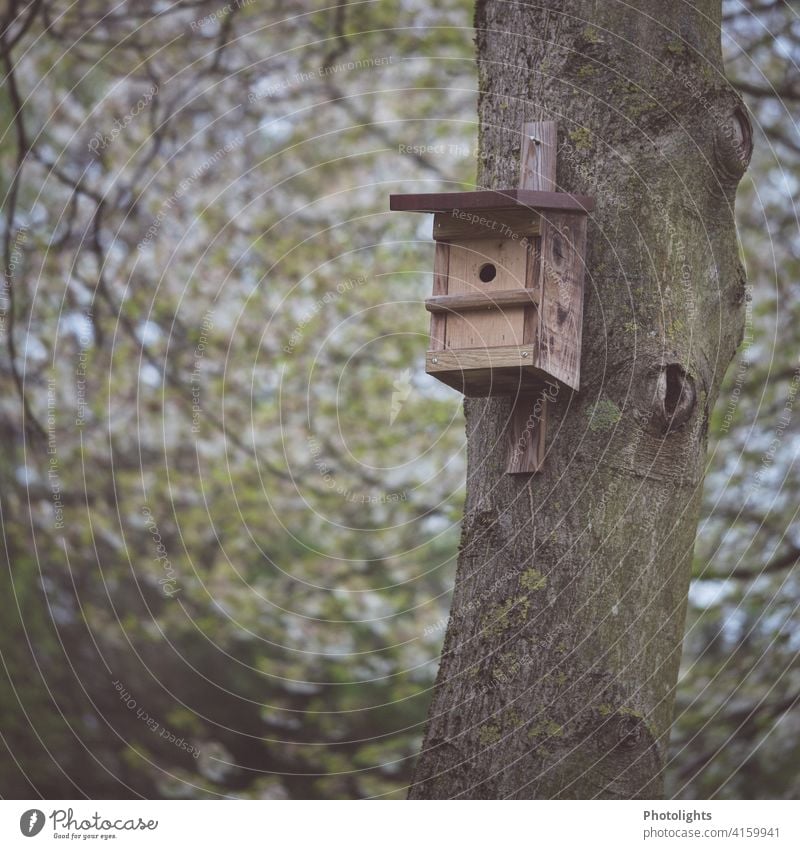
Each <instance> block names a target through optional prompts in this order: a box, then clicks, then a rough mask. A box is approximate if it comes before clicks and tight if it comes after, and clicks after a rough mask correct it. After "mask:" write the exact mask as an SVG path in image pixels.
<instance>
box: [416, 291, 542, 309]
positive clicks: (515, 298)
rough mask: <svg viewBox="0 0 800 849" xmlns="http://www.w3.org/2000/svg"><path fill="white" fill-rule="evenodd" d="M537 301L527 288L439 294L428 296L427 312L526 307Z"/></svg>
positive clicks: (533, 293)
mask: <svg viewBox="0 0 800 849" xmlns="http://www.w3.org/2000/svg"><path fill="white" fill-rule="evenodd" d="M537 303H538V300H537V298H536V293H535V292H533V291H530V290H528V289H503V290H501V291H497V292H493V291H488V292H474V293H473V294H471V295H440V296H439V297H436V298H428V299H427V300H426V301H425V309H426V310H428V312H444V313H449V312H469V311H471V310H496V309H500V308H501V307H507V306H517V307H519V306H521V307H527V306H530V305H531V304H533V305H534V306H535V305H536V304H537Z"/></svg>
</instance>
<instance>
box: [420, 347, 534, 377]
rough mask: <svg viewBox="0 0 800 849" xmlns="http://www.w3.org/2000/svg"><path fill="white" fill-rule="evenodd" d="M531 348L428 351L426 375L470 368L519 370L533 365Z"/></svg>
mask: <svg viewBox="0 0 800 849" xmlns="http://www.w3.org/2000/svg"><path fill="white" fill-rule="evenodd" d="M534 353H535V352H534V350H533V347H532V346H530V345H505V346H503V347H502V348H462V349H460V350H457V351H451V350H445V351H428V353H427V355H426V359H425V370H426V371H427V372H428V374H436V373H437V372H441V371H457V370H460V369H471V368H506V367H514V368H520V367H522V366H525V367H527V366H532V365H533V355H534Z"/></svg>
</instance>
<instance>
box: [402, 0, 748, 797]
mask: <svg viewBox="0 0 800 849" xmlns="http://www.w3.org/2000/svg"><path fill="white" fill-rule="evenodd" d="M720 15H721V12H720V2H719V0H700V2H696V3H694V4H687V3H684V2H676V0H657V2H656V0H636V2H633V3H628V4H619V3H595V2H588V0H565V2H561V1H560V2H557V3H556V2H552V1H551V2H543V3H537V4H532V5H530V6H528V5H524V4H512V3H507V2H501V1H500V0H479V2H478V4H477V8H476V29H477V53H478V66H479V80H480V99H479V117H480V171H479V184H480V185H481V186H484V187H490V188H500V187H508V186H515V185H516V184H517V179H518V168H519V152H520V143H521V138H520V130H521V127H522V124H523V122H525V121H534V120H555V121H557V122H558V125H559V148H558V188H559V190H561V191H575V192H581V193H586V194H591V195H594V197H595V199H596V205H597V206H596V212H595V213H594V214H593V215H592V216H591V220H590V228H589V252H588V266H587V277H586V295H585V313H584V326H583V356H582V363H581V369H582V374H581V390H580V392H578V393H572V392H570V391H569V390H567V389H566V388H564V387H562V388H561V390H560V392H559V393H558V397H557V399H556V401H555V402H554V403H553V404H551V407H550V415H549V425H548V437H547V457H546V461H545V464H544V469H543V471H542V472H540V473H539V474H537V475H536V476H535V477H530V478H529V477H519V476H508V475H506V474H504V470H505V460H506V457H505V448H506V443H505V440H504V432H505V426H506V421H507V418H508V415H509V411H510V404H511V402H510V400H509V399H503V398H497V399H475V400H468V401H467V402H466V404H465V409H466V417H467V433H468V472H467V475H468V477H467V503H466V508H465V516H464V522H463V530H462V541H461V549H460V556H459V563H458V569H457V575H456V586H455V594H454V599H453V610H452V612H451V619H450V624H449V627H448V629H447V635H446V638H445V643H444V649H443V655H442V661H441V667H440V670H439V676H438V679H437V683H436V689H435V694H434V699H433V703H432V707H431V712H430V716H429V722H428V727H427V731H426V736H425V742H424V746H423V751H422V754H421V756H420V759H419V763H418V767H417V773H416V777H415V783H414V785H413V787H412V788H411V794H410V795H411V797H412V798H456V797H462V798H464V797H472V798H594V797H616V798H642V797H646V798H653V797H657V796H659V795H660V793H661V792H662V782H661V774H662V770H663V766H664V762H665V757H666V747H667V739H668V734H669V728H670V722H671V715H672V706H673V692H674V688H675V684H676V679H677V673H678V664H679V660H680V651H681V641H682V635H683V628H684V619H685V609H686V599H687V591H688V585H689V576H690V564H691V559H692V550H693V546H694V537H695V533H696V528H697V519H698V507H699V502H700V493H701V488H702V484H703V471H704V462H705V452H706V433H707V427H708V416H709V412H710V410H711V407H712V406H713V404H714V402H715V400H716V397H717V394H718V391H719V386H720V382H721V380H722V377H723V374H724V372H725V369H726V367H727V365H728V363H729V362H730V360H731V358H732V356H733V354H734V352H735V350H736V347H737V345H738V343H739V341H740V340H741V336H742V332H743V316H744V298H745V279H744V273H743V270H742V267H741V264H740V262H739V259H738V251H737V241H736V232H735V227H734V218H733V204H734V196H735V192H736V186H737V183H738V181H739V179H740V178H741V176H742V175H743V173H744V171H745V169H746V167H747V163H748V161H749V155H750V147H751V142H750V126H749V123H748V120H747V117H746V115H745V113H744V111H743V109H742V106H741V103H740V101H739V99H738V97H737V95H736V94H735V93H734V92H733V91H732V90H731V88H730V87H729V85H728V84H727V83H726V81H725V77H724V73H723V68H722V58H721V50H720Z"/></svg>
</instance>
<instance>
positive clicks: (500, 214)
mask: <svg viewBox="0 0 800 849" xmlns="http://www.w3.org/2000/svg"><path fill="white" fill-rule="evenodd" d="M538 232H539V213H538V212H532V211H531V210H529V209H524V208H520V209H499V210H494V211H491V210H490V211H488V212H486V211H480V212H475V213H474V214H473V215H468V216H466V217H457V216H454V215H453V214H452V213H449V212H437V213H436V214H435V215H434V216H433V238H434V239H436V240H437V241H442V240H444V241H452V240H453V239H486V238H495V239H496V238H498V237H501V238H510V239H514V238H517V239H518V238H521V237H525V236H528V237H530V236H535V235H537V234H538Z"/></svg>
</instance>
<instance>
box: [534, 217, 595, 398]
mask: <svg viewBox="0 0 800 849" xmlns="http://www.w3.org/2000/svg"><path fill="white" fill-rule="evenodd" d="M586 225H587V221H586V217H585V216H583V215H569V214H565V213H551V214H549V215H548V216H547V217H546V218H545V219H544V220H543V231H542V296H541V307H540V310H539V357H538V361H537V364H538V365H539V366H540V367H541V368H542V369H543V370H544V371H546V372H548V373H549V374H551V375H552V376H553V377H555V378H557V379H558V380H560V381H561V382H562V383H565V384H566V385H567V386H569V387H571V388H572V389H578V388H580V366H581V330H582V326H583V278H584V272H585V269H584V261H583V257H584V256H585V254H586Z"/></svg>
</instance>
